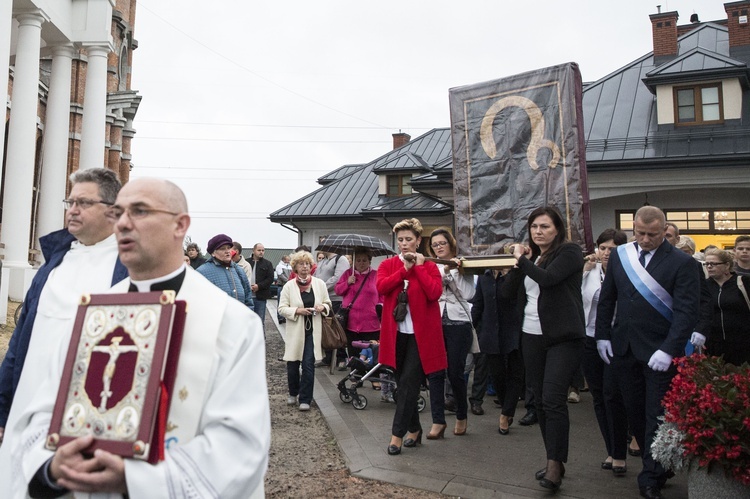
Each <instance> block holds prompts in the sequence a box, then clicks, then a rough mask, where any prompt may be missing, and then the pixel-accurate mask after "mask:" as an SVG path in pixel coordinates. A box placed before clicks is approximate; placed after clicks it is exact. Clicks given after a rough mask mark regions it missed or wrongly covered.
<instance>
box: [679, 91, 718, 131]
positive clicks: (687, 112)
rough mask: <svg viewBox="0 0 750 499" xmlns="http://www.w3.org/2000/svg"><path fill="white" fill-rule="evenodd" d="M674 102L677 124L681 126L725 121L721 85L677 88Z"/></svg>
mask: <svg viewBox="0 0 750 499" xmlns="http://www.w3.org/2000/svg"><path fill="white" fill-rule="evenodd" d="M674 101H675V106H674V107H675V123H677V124H679V125H700V124H705V123H721V122H722V121H723V120H724V113H723V111H722V109H723V107H722V98H721V85H720V84H718V83H715V84H711V85H698V86H695V87H678V88H675V89H674Z"/></svg>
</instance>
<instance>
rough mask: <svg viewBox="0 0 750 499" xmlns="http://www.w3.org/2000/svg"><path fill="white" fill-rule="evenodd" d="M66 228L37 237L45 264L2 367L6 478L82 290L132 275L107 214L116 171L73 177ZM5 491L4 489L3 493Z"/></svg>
mask: <svg viewBox="0 0 750 499" xmlns="http://www.w3.org/2000/svg"><path fill="white" fill-rule="evenodd" d="M70 182H71V184H72V188H71V190H70V195H69V196H68V198H67V199H65V200H63V203H64V205H65V208H66V212H65V227H66V228H65V229H62V230H59V231H56V232H52V233H50V234H47V235H46V236H43V237H41V238H40V239H39V243H40V246H41V249H42V254H43V255H44V260H45V263H44V265H42V267H41V268H40V269H39V271H38V272H37V273H36V275H35V276H34V279H33V280H32V282H31V286H30V288H29V290H28V292H27V293H26V296H25V298H24V302H23V311H22V313H21V317H20V318H19V320H18V324H16V329H15V330H14V331H13V336H12V338H11V341H10V345H9V347H8V353H7V354H6V355H5V359H4V360H3V363H2V366H1V367H0V427H2V428H3V429H4V428H8V433H7V435H6V436H5V437H6V438H5V439H4V440H5V442H4V443H5V445H3V447H2V448H0V449H2V450H3V451H5V452H0V483H8V482H9V480H4V478H5V477H3V476H2V474H3V473H8V472H9V470H10V466H6V465H5V464H6V463H7V461H5V458H6V457H7V449H8V447H10V446H11V445H12V444H13V442H12V441H11V440H12V439H13V438H14V435H13V431H12V430H11V428H12V426H13V424H14V423H15V421H17V418H18V416H19V414H21V412H22V411H23V409H25V407H26V405H27V404H28V403H29V401H30V399H31V396H32V395H33V393H34V391H35V390H36V388H37V387H38V385H39V383H40V381H41V378H42V376H43V374H44V372H45V367H46V365H47V362H48V360H49V357H50V356H51V355H54V354H56V352H57V351H59V350H60V349H67V344H61V343H60V338H61V336H62V334H61V333H62V332H64V331H69V330H70V329H71V328H72V326H73V320H74V319H75V315H76V312H77V310H78V302H79V299H80V297H81V295H82V294H83V293H92V292H93V293H96V292H102V291H105V290H107V289H109V287H110V286H112V285H113V284H115V283H117V282H119V281H121V280H122V279H124V278H125V277H127V269H126V268H125V267H124V266H123V265H122V263H120V261H119V259H118V256H117V241H116V240H115V236H114V234H113V229H112V221H111V220H110V219H108V218H107V212H108V210H109V209H110V206H111V205H112V203H114V202H115V198H116V197H117V193H118V192H119V191H120V181H119V180H118V179H117V176H116V175H115V173H114V172H112V171H110V170H106V169H103V168H92V169H88V170H79V171H78V172H76V173H74V174H73V175H71V176H70ZM0 495H2V494H0Z"/></svg>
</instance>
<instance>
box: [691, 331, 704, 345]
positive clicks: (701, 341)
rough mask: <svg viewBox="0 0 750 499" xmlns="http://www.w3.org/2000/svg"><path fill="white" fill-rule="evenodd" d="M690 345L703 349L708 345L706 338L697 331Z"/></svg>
mask: <svg viewBox="0 0 750 499" xmlns="http://www.w3.org/2000/svg"><path fill="white" fill-rule="evenodd" d="M690 343H692V344H693V346H695V347H702V346H703V345H705V344H706V337H705V336H703V335H702V334H700V333H699V332H697V331H696V332H694V333H693V335H692V336H691V337H690Z"/></svg>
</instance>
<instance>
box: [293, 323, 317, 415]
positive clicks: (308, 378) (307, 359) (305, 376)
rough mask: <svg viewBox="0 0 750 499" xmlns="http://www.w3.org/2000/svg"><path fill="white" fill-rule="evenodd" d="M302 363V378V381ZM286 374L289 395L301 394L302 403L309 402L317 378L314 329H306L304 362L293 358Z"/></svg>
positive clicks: (303, 352)
mask: <svg viewBox="0 0 750 499" xmlns="http://www.w3.org/2000/svg"><path fill="white" fill-rule="evenodd" d="M300 364H302V380H301V381H300V373H299V371H300V369H299V368H300ZM286 376H287V380H288V382H289V395H291V396H292V397H295V396H297V395H299V403H300V404H309V403H310V402H312V397H313V382H314V380H315V352H314V350H313V336H312V330H311V331H309V332H308V331H305V347H304V350H303V351H302V362H300V361H299V360H293V361H289V362H287V363H286Z"/></svg>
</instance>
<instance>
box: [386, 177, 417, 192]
mask: <svg viewBox="0 0 750 499" xmlns="http://www.w3.org/2000/svg"><path fill="white" fill-rule="evenodd" d="M387 180H388V189H387V191H386V194H387V195H388V196H408V195H409V194H411V185H409V180H411V175H388V176H387Z"/></svg>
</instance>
